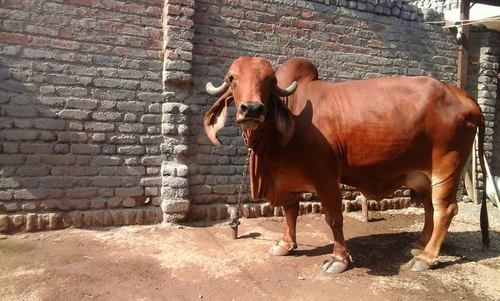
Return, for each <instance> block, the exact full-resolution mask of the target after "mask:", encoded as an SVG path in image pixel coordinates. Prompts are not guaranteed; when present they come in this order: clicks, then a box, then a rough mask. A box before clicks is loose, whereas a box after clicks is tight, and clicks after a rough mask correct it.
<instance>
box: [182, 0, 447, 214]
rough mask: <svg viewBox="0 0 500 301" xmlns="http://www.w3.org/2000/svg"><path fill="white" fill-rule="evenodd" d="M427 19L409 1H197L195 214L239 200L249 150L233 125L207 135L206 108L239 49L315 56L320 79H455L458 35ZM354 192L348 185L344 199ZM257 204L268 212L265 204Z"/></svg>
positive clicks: (274, 57)
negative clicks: (212, 87) (210, 89)
mask: <svg viewBox="0 0 500 301" xmlns="http://www.w3.org/2000/svg"><path fill="white" fill-rule="evenodd" d="M328 3H330V4H328ZM336 3H338V4H339V5H335V4H336ZM374 4H376V5H374ZM274 12H279V13H274ZM422 18H423V16H422V15H421V14H418V10H417V7H416V6H412V5H409V4H407V3H406V2H404V1H344V2H343V1H338V2H335V1H288V2H287V3H286V4H285V3H283V2H282V1H215V0H204V1H202V0H200V1H196V11H195V15H194V28H195V36H194V38H193V41H194V48H193V83H194V87H193V95H192V97H191V98H189V99H188V100H187V101H188V102H189V105H190V107H191V109H192V112H193V116H192V118H191V123H190V127H191V133H192V135H191V141H192V143H191V145H192V147H191V152H190V154H191V155H190V164H189V171H190V178H189V179H190V185H191V186H190V195H191V200H192V208H191V213H192V214H191V218H193V219H205V218H207V217H208V218H211V219H213V218H217V217H222V216H224V207H223V206H217V205H216V204H224V203H234V202H236V198H237V192H238V187H239V183H240V182H241V177H242V173H243V170H244V167H243V165H244V162H245V154H246V148H245V147H244V145H243V142H242V139H241V137H240V135H239V132H238V128H237V127H235V126H234V124H229V126H228V127H227V128H226V129H224V130H222V131H221V132H220V134H219V137H220V138H221V140H222V142H223V145H224V146H222V147H213V146H211V145H210V142H209V141H208V139H207V138H206V137H205V135H204V133H203V130H202V126H201V123H202V115H203V113H204V112H206V111H207V110H208V109H209V107H210V105H211V104H212V103H213V102H214V101H215V98H214V97H208V96H207V95H206V94H205V92H204V86H205V83H206V82H208V81H213V82H215V83H217V84H218V83H221V82H222V77H223V76H224V74H225V72H226V71H227V68H228V66H229V65H230V63H231V62H232V61H233V60H234V59H235V58H237V57H238V56H241V55H259V56H262V57H265V58H266V59H268V60H269V61H271V62H272V64H273V65H274V66H278V65H279V64H280V63H281V62H284V61H285V60H286V59H288V58H290V57H293V56H301V57H305V58H308V59H310V60H311V61H313V63H314V64H315V65H316V66H317V67H318V69H319V72H320V76H321V78H323V79H326V80H331V81H341V80H349V79H367V78H371V77H378V76H397V75H430V76H434V77H437V78H439V79H442V80H444V81H446V82H450V83H454V81H455V73H456V58H457V47H456V42H455V40H454V38H453V37H452V36H451V35H450V34H449V32H448V31H446V30H444V29H442V28H440V26H435V25H429V24H424V23H423V22H422ZM232 113H233V114H234V111H233V112H232ZM230 116H231V118H232V116H233V115H230ZM403 193H404V192H402V191H398V192H396V194H395V197H396V198H399V197H402V196H404V195H403ZM355 196H356V193H355V192H354V193H353V192H352V191H351V190H350V189H344V198H345V199H350V200H352V199H354V198H355ZM246 199H247V196H246V195H245V196H244V200H246ZM402 201H406V199H404V200H402ZM214 204H215V205H214ZM214 207H215V208H218V209H217V210H216V209H213V208H214ZM219 209H220V210H219ZM256 210H257V211H259V210H260V211H261V212H260V213H261V214H264V215H266V214H267V213H268V212H269V209H267V207H265V205H262V206H261V208H257V209H256ZM264 211H265V212H266V213H263V212H264ZM258 214H259V213H257V215H258Z"/></svg>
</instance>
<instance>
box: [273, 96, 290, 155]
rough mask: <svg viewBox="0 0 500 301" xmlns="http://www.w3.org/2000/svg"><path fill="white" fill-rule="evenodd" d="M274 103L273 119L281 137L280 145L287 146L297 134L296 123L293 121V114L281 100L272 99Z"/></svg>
mask: <svg viewBox="0 0 500 301" xmlns="http://www.w3.org/2000/svg"><path fill="white" fill-rule="evenodd" d="M272 102H273V104H274V105H273V106H274V108H273V117H274V123H275V124H276V129H277V131H278V133H279V135H280V143H281V145H282V146H285V145H286V144H287V143H288V142H290V139H292V137H293V134H294V132H295V122H294V121H293V116H292V112H290V110H289V109H288V107H287V106H286V105H285V104H284V103H283V101H282V100H281V98H279V97H276V96H275V97H272Z"/></svg>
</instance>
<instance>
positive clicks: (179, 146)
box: [161, 0, 195, 222]
mask: <svg viewBox="0 0 500 301" xmlns="http://www.w3.org/2000/svg"><path fill="white" fill-rule="evenodd" d="M194 4H195V3H194V0H165V2H164V7H163V48H162V51H163V73H162V75H163V76H162V78H163V94H164V96H165V102H164V103H163V107H162V134H163V136H164V139H165V141H164V143H163V144H162V146H161V149H162V153H163V154H164V158H165V159H164V161H163V163H162V189H161V192H162V202H161V208H162V210H163V221H164V222H178V221H181V220H183V219H185V218H186V216H187V213H188V211H189V207H190V200H189V182H188V176H189V167H188V165H187V164H186V160H187V155H188V152H189V141H188V137H189V132H190V128H189V115H190V113H189V106H188V105H187V104H186V102H187V99H188V96H189V90H190V87H191V84H192V83H191V81H192V74H191V68H192V50H193V42H192V39H193V36H194V29H193V25H194V23H193V20H192V17H193V15H194Z"/></svg>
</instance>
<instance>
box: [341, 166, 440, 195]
mask: <svg viewBox="0 0 500 301" xmlns="http://www.w3.org/2000/svg"><path fill="white" fill-rule="evenodd" d="M342 183H344V184H347V185H351V186H354V187H356V188H357V189H358V190H360V191H361V193H363V194H364V195H365V196H366V197H367V198H368V199H373V200H379V199H382V198H384V197H387V196H389V195H390V194H392V193H393V192H394V191H395V190H397V189H399V188H400V187H401V186H405V187H408V188H411V189H413V190H414V191H416V192H429V191H430V189H431V185H432V181H431V177H430V176H429V173H428V172H425V171H421V170H415V171H409V172H406V173H401V174H399V175H387V174H386V175H385V176H384V177H381V176H379V175H373V176H371V177H366V176H364V177H359V178H355V179H350V178H344V179H343V180H342Z"/></svg>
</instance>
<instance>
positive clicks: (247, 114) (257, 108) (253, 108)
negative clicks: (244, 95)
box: [236, 102, 266, 130]
mask: <svg viewBox="0 0 500 301" xmlns="http://www.w3.org/2000/svg"><path fill="white" fill-rule="evenodd" d="M265 116H266V108H265V106H264V104H262V103H261V102H245V103H242V104H241V105H240V107H239V109H238V116H237V118H236V122H237V123H238V124H239V125H240V126H241V128H242V129H244V130H255V129H257V128H258V127H259V125H260V124H261V123H263V122H264V118H265Z"/></svg>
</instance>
